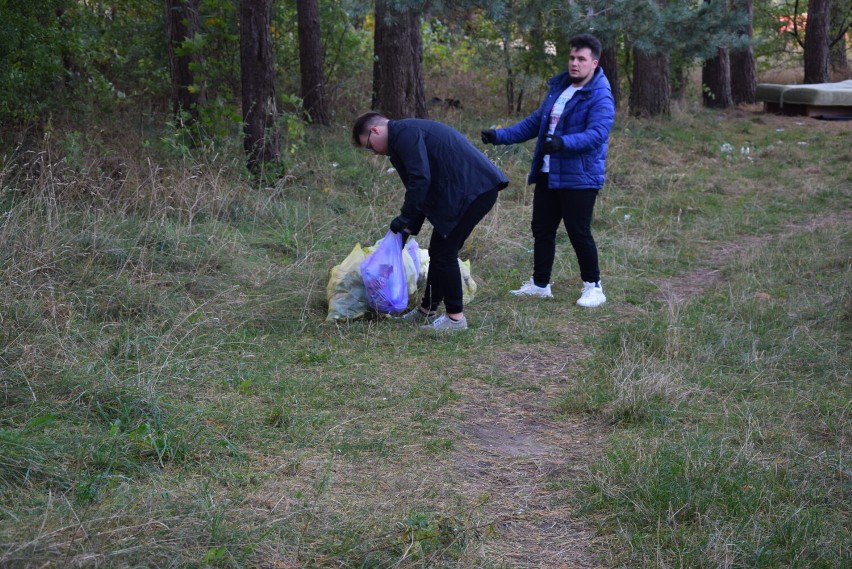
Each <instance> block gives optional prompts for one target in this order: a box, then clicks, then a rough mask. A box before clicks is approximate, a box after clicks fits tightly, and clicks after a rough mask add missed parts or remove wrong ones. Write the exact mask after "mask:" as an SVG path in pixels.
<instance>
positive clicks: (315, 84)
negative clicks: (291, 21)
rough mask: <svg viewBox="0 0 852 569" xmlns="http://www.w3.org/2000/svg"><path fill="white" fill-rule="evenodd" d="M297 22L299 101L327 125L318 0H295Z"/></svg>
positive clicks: (315, 121)
mask: <svg viewBox="0 0 852 569" xmlns="http://www.w3.org/2000/svg"><path fill="white" fill-rule="evenodd" d="M296 12H297V19H298V25H299V71H300V72H301V75H302V102H303V104H304V107H305V110H306V111H307V112H308V115H310V117H311V120H312V121H313V122H314V123H315V124H321V125H326V126H327V125H328V124H329V117H328V106H327V101H326V98H325V73H324V71H323V56H322V42H321V40H320V38H321V35H320V21H319V6H318V4H317V0H296Z"/></svg>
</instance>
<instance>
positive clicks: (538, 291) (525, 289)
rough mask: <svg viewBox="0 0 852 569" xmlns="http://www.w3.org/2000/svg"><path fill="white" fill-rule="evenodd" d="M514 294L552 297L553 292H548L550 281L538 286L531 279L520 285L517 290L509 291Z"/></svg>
mask: <svg viewBox="0 0 852 569" xmlns="http://www.w3.org/2000/svg"><path fill="white" fill-rule="evenodd" d="M509 292H511V293H512V294H514V295H515V296H537V297H539V298H553V293H552V292H550V283H547V286H538V285H536V284H535V282H533V280H532V279H530V280H528V281H527V282H525V283H524V284H522V285H521V288H519V289H517V290H512V291H509Z"/></svg>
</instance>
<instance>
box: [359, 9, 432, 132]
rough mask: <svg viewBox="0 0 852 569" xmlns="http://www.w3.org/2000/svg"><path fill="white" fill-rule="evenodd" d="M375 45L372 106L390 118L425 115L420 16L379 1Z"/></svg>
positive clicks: (423, 116) (420, 116)
mask: <svg viewBox="0 0 852 569" xmlns="http://www.w3.org/2000/svg"><path fill="white" fill-rule="evenodd" d="M373 45H374V48H373V49H374V53H375V60H374V63H373V104H372V106H373V109H375V110H377V111H379V112H381V113H382V114H384V115H385V116H387V117H388V118H397V119H398V118H408V117H418V118H425V117H426V116H427V112H426V90H425V87H424V81H423V61H422V57H423V54H422V51H423V48H422V43H421V37H420V15H419V14H418V13H417V12H416V11H414V10H404V11H398V10H394V9H393V8H392V7H391V2H389V1H388V0H376V31H375V35H374V37H373Z"/></svg>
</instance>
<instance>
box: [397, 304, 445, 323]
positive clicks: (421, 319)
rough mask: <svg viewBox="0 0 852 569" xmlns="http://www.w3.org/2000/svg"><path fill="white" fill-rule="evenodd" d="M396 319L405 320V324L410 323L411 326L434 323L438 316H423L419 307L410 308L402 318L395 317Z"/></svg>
mask: <svg viewBox="0 0 852 569" xmlns="http://www.w3.org/2000/svg"><path fill="white" fill-rule="evenodd" d="M397 318H398V319H400V320H405V321H406V322H411V323H412V324H431V323H432V322H434V321H435V319H436V318H438V315H437V314H431V315H427V314H423V312H421V311H420V307H419V306H417V307H414V308H412V309H411V310H409V311H408V312H406V313H405V314H403V315H402V316H397Z"/></svg>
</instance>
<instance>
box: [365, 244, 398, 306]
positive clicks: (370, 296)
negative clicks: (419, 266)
mask: <svg viewBox="0 0 852 569" xmlns="http://www.w3.org/2000/svg"><path fill="white" fill-rule="evenodd" d="M361 279H362V280H363V281H364V287H365V288H366V289H367V304H368V305H370V307H371V308H373V309H375V310H376V311H377V312H387V313H396V312H402V311H403V310H405V309H406V307H408V283H407V282H406V280H405V266H404V265H403V264H402V236H401V235H399V234H397V233H394V232H392V231H388V233H387V235H385V236H384V237H383V238H382V240H381V241H380V242H379V244H378V245H377V246H376V250H375V251H373V252H372V253H371V254H370V256H368V257H367V258H366V259H365V260H364V261H362V262H361Z"/></svg>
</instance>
